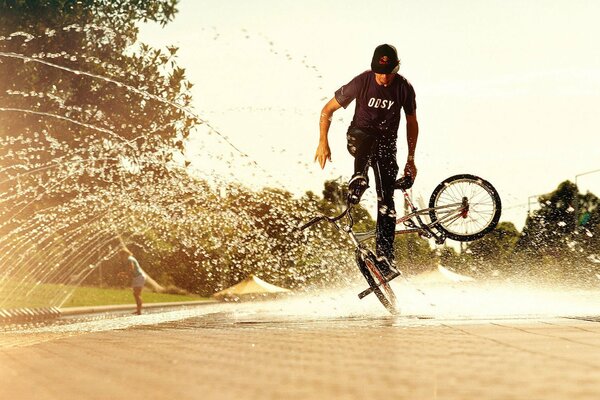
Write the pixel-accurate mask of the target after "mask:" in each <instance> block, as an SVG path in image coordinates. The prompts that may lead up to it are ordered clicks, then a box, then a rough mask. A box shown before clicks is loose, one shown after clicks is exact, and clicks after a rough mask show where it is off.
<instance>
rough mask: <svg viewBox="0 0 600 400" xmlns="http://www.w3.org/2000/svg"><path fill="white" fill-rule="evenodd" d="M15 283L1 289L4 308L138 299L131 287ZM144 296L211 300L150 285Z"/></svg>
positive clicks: (167, 300)
mask: <svg viewBox="0 0 600 400" xmlns="http://www.w3.org/2000/svg"><path fill="white" fill-rule="evenodd" d="M11 286H12V285H5V286H4V287H3V291H6V293H0V308H4V309H11V308H22V307H30V308H36V307H49V306H57V305H58V304H60V302H61V301H62V300H63V299H64V298H65V297H67V296H69V297H68V299H67V301H66V302H65V303H64V304H63V305H62V307H89V306H108V305H114V304H134V303H135V301H134V299H133V294H132V290H131V288H127V289H118V288H99V287H86V286H72V285H56V284H49V283H41V284H37V285H34V284H22V285H19V286H18V287H16V289H17V290H12V289H15V286H12V287H11ZM70 293H71V294H70ZM69 294H70V295H69ZM6 297H9V298H6ZM142 299H143V301H144V303H170V302H178V301H198V300H207V298H205V297H200V296H196V295H180V294H164V293H155V292H151V291H149V290H147V289H144V291H143V292H142ZM57 302H58V304H57Z"/></svg>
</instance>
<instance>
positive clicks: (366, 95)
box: [335, 71, 417, 136]
mask: <svg viewBox="0 0 600 400" xmlns="http://www.w3.org/2000/svg"><path fill="white" fill-rule="evenodd" d="M335 98H336V100H337V101H338V103H340V104H341V106H342V107H344V108H346V107H348V105H350V103H351V102H352V100H354V99H356V109H355V110H354V118H353V119H352V124H351V125H350V126H351V127H357V128H362V129H365V130H368V131H373V132H376V133H382V134H390V135H394V136H396V134H397V133H398V126H399V125H400V110H401V109H402V108H404V112H405V113H406V114H407V115H413V114H414V113H415V112H416V110H417V103H416V101H415V90H414V89H413V87H412V85H411V84H410V82H408V81H407V80H406V78H404V77H403V76H402V75H400V74H396V78H394V80H393V82H392V84H391V85H389V86H388V87H385V86H383V85H378V84H377V82H376V81H375V74H374V73H373V72H372V71H365V72H363V73H362V74H360V75H358V76H356V77H355V78H354V79H352V80H351V81H350V82H348V84H346V85H344V86H342V87H341V88H339V89H338V90H337V91H336V92H335Z"/></svg>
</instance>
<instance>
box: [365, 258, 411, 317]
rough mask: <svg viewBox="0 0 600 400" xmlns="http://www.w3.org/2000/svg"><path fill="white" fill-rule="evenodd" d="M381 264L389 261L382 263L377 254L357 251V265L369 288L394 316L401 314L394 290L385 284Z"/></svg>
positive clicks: (388, 284)
mask: <svg viewBox="0 0 600 400" xmlns="http://www.w3.org/2000/svg"><path fill="white" fill-rule="evenodd" d="M381 262H387V260H384V261H381V260H378V259H377V257H375V254H373V252H371V251H370V250H367V251H366V252H364V251H361V250H357V251H356V263H357V264H358V267H359V269H360V272H361V273H362V274H363V276H364V277H365V279H366V280H367V282H368V283H369V286H370V287H371V288H372V289H373V293H375V295H376V296H377V298H378V299H379V301H380V302H381V304H383V306H384V307H385V308H386V309H387V310H388V311H389V312H390V313H391V314H393V315H397V314H400V307H398V301H397V299H396V294H395V293H394V291H393V290H392V287H391V286H390V283H389V282H385V279H384V277H383V274H382V273H381V270H380V268H379V265H380V263H381Z"/></svg>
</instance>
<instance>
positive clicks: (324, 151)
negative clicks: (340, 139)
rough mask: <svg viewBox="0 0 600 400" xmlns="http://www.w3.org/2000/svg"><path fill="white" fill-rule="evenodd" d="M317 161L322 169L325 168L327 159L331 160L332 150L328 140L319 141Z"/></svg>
mask: <svg viewBox="0 0 600 400" xmlns="http://www.w3.org/2000/svg"><path fill="white" fill-rule="evenodd" d="M315 161H317V162H318V163H319V165H320V166H321V169H323V168H325V164H326V163H327V161H331V150H330V149H329V143H328V142H319V146H318V147H317V152H316V153H315Z"/></svg>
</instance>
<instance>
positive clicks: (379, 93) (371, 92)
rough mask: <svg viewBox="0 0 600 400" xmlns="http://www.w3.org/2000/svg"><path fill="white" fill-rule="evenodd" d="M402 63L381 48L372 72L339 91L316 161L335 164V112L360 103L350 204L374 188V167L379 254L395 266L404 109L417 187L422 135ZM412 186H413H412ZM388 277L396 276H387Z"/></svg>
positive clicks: (352, 138)
mask: <svg viewBox="0 0 600 400" xmlns="http://www.w3.org/2000/svg"><path fill="white" fill-rule="evenodd" d="M399 67H400V61H399V59H398V54H397V52H396V49H395V47H394V46H391V45H389V44H382V45H380V46H378V47H377V48H376V49H375V52H374V54H373V59H372V61H371V70H370V71H365V72H363V73H362V74H360V75H358V76H356V77H355V78H354V79H352V80H351V81H350V82H349V83H348V84H347V85H344V86H342V87H341V88H340V89H338V90H337V91H336V92H335V96H334V97H333V98H332V99H331V100H329V102H328V103H327V104H325V107H323V110H322V111H321V118H320V121H319V128H320V139H319V145H318V147H317V152H316V154H315V161H318V162H319V165H320V166H321V168H325V164H326V163H327V161H328V160H329V161H331V151H330V149H329V142H328V139H327V135H328V133H329V126H330V125H331V118H332V115H333V113H334V112H335V111H336V110H338V109H339V108H340V107H344V108H346V107H348V105H349V104H350V103H351V102H352V100H356V109H355V111H354V118H353V119H352V123H351V124H350V127H349V128H348V132H347V139H348V151H349V152H350V154H352V155H353V156H354V175H353V176H352V178H351V179H350V182H349V184H348V189H349V195H348V202H350V203H353V204H357V203H358V202H359V201H360V197H361V196H362V194H363V192H364V191H365V190H366V188H367V187H368V174H367V172H368V169H369V166H371V167H372V168H373V173H374V175H375V187H376V190H377V229H376V242H377V246H376V247H377V255H378V256H385V257H386V258H387V259H388V261H389V262H390V264H391V265H393V263H394V236H395V235H394V230H395V225H396V211H395V207H394V184H395V182H396V177H397V174H398V164H397V163H396V142H397V138H398V127H399V124H400V110H401V109H402V108H404V113H405V115H406V141H407V145H408V158H407V160H406V165H405V167H404V175H405V176H408V177H409V178H410V179H409V180H410V181H411V182H412V181H413V180H414V179H415V178H416V176H417V167H416V166H415V149H416V146H417V138H418V136H419V124H418V122H417V114H416V108H417V104H416V102H415V91H414V89H413V87H412V85H411V84H410V83H409V82H408V81H407V80H406V79H405V78H404V77H403V76H402V75H400V74H398V69H399ZM411 184H412V183H411ZM382 272H384V273H385V274H386V275H387V274H388V273H389V272H393V271H382Z"/></svg>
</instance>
